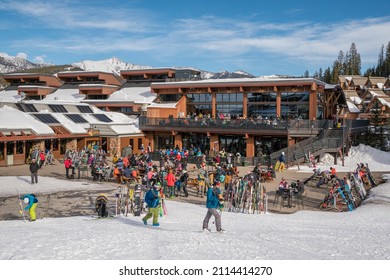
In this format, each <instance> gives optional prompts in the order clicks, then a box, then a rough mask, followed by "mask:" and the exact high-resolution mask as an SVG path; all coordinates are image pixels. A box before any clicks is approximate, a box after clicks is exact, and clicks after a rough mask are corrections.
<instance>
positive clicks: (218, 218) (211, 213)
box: [203, 208, 221, 231]
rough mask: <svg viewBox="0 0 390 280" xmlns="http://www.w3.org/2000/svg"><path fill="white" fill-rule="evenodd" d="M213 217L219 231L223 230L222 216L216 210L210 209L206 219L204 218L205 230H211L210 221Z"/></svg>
mask: <svg viewBox="0 0 390 280" xmlns="http://www.w3.org/2000/svg"><path fill="white" fill-rule="evenodd" d="M211 216H214V217H215V226H216V228H217V231H220V230H221V215H220V214H219V213H218V210H217V209H215V208H208V209H207V214H206V217H204V220H203V229H208V228H209V221H210V218H211Z"/></svg>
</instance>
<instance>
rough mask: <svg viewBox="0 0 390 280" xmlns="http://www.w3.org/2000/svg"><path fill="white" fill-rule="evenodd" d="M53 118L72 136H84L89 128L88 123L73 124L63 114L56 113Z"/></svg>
mask: <svg viewBox="0 0 390 280" xmlns="http://www.w3.org/2000/svg"><path fill="white" fill-rule="evenodd" d="M52 115H55V118H56V119H57V120H58V121H59V122H60V123H61V125H62V126H63V127H65V128H66V129H67V130H68V131H69V132H70V133H72V134H85V133H87V130H88V129H89V128H90V124H89V123H74V122H73V121H71V120H70V119H68V117H66V116H65V114H61V113H56V114H52Z"/></svg>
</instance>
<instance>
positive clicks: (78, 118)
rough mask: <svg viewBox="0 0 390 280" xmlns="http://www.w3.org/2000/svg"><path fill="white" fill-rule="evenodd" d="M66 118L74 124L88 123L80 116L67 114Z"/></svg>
mask: <svg viewBox="0 0 390 280" xmlns="http://www.w3.org/2000/svg"><path fill="white" fill-rule="evenodd" d="M65 116H66V117H67V118H68V119H70V120H72V121H73V122H74V123H88V121H87V120H86V119H84V118H83V117H82V116H80V115H78V114H66V115H65Z"/></svg>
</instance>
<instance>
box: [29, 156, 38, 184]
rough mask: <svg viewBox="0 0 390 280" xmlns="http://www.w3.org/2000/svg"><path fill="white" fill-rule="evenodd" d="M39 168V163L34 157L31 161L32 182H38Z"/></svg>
mask: <svg viewBox="0 0 390 280" xmlns="http://www.w3.org/2000/svg"><path fill="white" fill-rule="evenodd" d="M38 169H39V165H38V163H37V161H36V160H35V159H33V160H32V161H31V163H30V173H31V184H34V182H35V183H37V184H38Z"/></svg>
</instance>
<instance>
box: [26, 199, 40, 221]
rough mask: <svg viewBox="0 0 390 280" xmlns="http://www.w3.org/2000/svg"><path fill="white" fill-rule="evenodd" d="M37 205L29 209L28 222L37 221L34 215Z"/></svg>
mask: <svg viewBox="0 0 390 280" xmlns="http://www.w3.org/2000/svg"><path fill="white" fill-rule="evenodd" d="M37 205H38V203H33V205H32V206H31V208H30V209H29V210H28V212H29V213H30V220H31V221H35V220H36V219H37V214H36V213H35V208H37Z"/></svg>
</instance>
